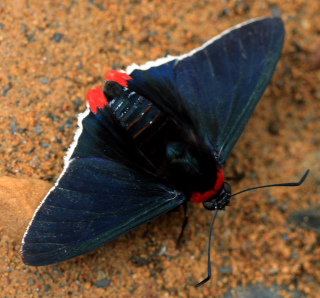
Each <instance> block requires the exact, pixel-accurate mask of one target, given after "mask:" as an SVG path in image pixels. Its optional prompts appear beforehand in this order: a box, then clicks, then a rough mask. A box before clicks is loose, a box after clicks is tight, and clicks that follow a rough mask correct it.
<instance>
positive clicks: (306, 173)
mask: <svg viewBox="0 0 320 298" xmlns="http://www.w3.org/2000/svg"><path fill="white" fill-rule="evenodd" d="M309 172H310V170H308V171H306V172H305V174H304V175H303V177H302V178H301V180H300V181H299V182H291V183H280V184H270V185H263V186H257V187H252V188H248V189H245V190H242V191H239V192H237V193H235V194H233V195H231V196H230V198H231V197H234V196H236V195H238V194H241V193H243V192H246V191H249V190H253V189H257V188H265V187H274V186H299V185H301V184H302V183H303V182H304V180H305V179H306V178H307V176H308V174H309Z"/></svg>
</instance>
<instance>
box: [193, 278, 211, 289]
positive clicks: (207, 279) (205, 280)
mask: <svg viewBox="0 0 320 298" xmlns="http://www.w3.org/2000/svg"><path fill="white" fill-rule="evenodd" d="M210 279H211V276H209V275H208V276H207V277H206V278H205V279H204V280H203V281H200V282H199V283H198V284H196V285H195V287H196V288H198V287H200V286H202V285H203V284H205V283H206V282H207V281H209V280H210Z"/></svg>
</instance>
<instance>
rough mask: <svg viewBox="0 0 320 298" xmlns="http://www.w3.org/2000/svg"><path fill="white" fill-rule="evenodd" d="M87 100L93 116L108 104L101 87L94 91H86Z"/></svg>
mask: <svg viewBox="0 0 320 298" xmlns="http://www.w3.org/2000/svg"><path fill="white" fill-rule="evenodd" d="M87 99H88V103H89V106H90V109H91V111H92V112H93V113H95V114H97V113H98V108H101V109H103V108H104V107H105V106H106V105H107V104H108V100H107V98H106V96H105V95H104V93H103V90H102V89H101V87H96V89H92V90H90V91H88V92H87Z"/></svg>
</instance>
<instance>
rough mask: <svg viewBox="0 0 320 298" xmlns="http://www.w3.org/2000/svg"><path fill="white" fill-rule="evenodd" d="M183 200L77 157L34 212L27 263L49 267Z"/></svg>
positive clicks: (119, 169) (121, 169)
mask: <svg viewBox="0 0 320 298" xmlns="http://www.w3.org/2000/svg"><path fill="white" fill-rule="evenodd" d="M184 200H185V198H184V196H183V195H181V194H180V193H178V192H177V191H175V190H172V189H170V188H168V187H166V186H164V185H161V184H159V183H158V182H157V181H155V180H154V179H153V178H152V177H150V176H146V175H142V174H140V173H138V172H135V171H134V170H131V169H129V168H128V167H126V166H123V165H120V164H118V163H116V162H114V161H110V160H106V159H101V158H75V159H73V160H72V161H71V162H70V163H69V164H68V165H67V168H66V169H65V171H64V172H63V174H62V175H61V177H60V178H59V180H58V182H57V184H56V186H55V187H54V188H53V189H52V190H51V191H50V192H49V194H48V195H47V197H46V198H45V199H44V200H43V202H42V204H41V205H40V207H39V208H38V210H37V211H36V213H35V215H34V217H33V219H32V221H31V223H30V225H29V227H28V229H27V231H26V234H25V236H24V239H23V242H22V256H23V260H24V262H25V264H27V265H33V266H41V265H49V264H54V263H58V262H62V261H65V260H68V259H70V258H73V257H76V256H78V255H81V254H83V253H86V252H89V251H91V250H94V249H96V248H98V247H100V246H101V245H103V244H105V243H107V242H110V241H112V240H113V239H115V238H117V237H119V236H120V235H122V234H124V233H126V232H128V231H130V230H133V229H135V228H137V227H139V226H140V225H142V224H144V223H146V222H149V221H151V220H152V219H154V218H156V217H158V216H160V215H162V214H164V213H166V212H168V211H169V210H172V209H174V208H176V207H177V206H179V205H180V204H182V203H183V202H184Z"/></svg>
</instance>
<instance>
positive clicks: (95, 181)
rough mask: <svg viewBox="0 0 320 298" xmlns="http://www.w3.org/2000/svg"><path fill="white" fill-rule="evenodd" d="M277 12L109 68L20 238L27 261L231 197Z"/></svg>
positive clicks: (269, 64)
mask: <svg viewBox="0 0 320 298" xmlns="http://www.w3.org/2000/svg"><path fill="white" fill-rule="evenodd" d="M284 35H285V31H284V25H283V22H282V20H281V19H280V18H273V17H270V18H258V19H253V20H250V21H248V22H246V23H243V24H240V25H238V26H236V27H233V28H232V29H229V30H227V31H225V32H223V33H222V34H220V35H218V36H216V37H214V38H212V39H211V40H209V41H208V42H206V43H205V44H203V45H202V46H201V47H199V48H197V49H195V50H193V51H191V52H190V53H188V54H185V55H182V56H178V57H167V58H162V59H159V60H156V61H154V62H148V63H146V64H145V65H142V66H137V65H131V66H129V67H128V68H127V70H126V71H125V72H124V71H115V70H112V71H110V72H109V73H108V74H107V78H106V82H105V85H104V87H103V88H100V87H97V88H96V89H94V90H91V91H89V92H88V94H87V97H88V108H87V110H86V111H85V112H84V113H82V114H80V116H79V123H78V125H79V128H78V130H77V132H76V134H75V138H74V141H73V143H72V145H71V147H70V149H69V151H68V153H67V155H66V158H65V166H64V170H63V172H62V174H61V175H60V177H59V179H58V181H57V182H56V184H55V186H54V187H53V188H52V189H51V190H50V191H49V193H48V194H47V196H46V197H45V198H44V200H43V201H42V203H41V204H40V206H39V207H38V209H37V210H36V212H35V214H34V216H33V218H32V220H31V222H30V224H29V226H28V228H27V231H26V232H25V235H24V238H23V241H22V258H23V261H24V263H25V264H27V265H31V266H42V265H48V264H54V263H58V262H62V261H65V260H68V259H71V258H74V257H76V256H79V255H81V254H84V253H86V252H89V251H92V250H94V249H96V248H98V247H100V246H101V245H104V244H106V243H108V242H110V241H112V240H114V239H116V238H117V237H119V236H121V235H122V234H124V233H127V232H129V231H131V230H133V229H135V228H137V227H139V226H141V225H143V224H145V223H147V222H149V221H151V220H153V219H155V218H157V217H159V216H161V215H163V214H164V213H166V212H168V211H170V210H174V209H176V208H177V207H178V206H180V205H182V204H185V203H186V202H188V201H191V202H195V203H203V205H204V207H205V208H206V209H208V210H223V209H224V208H225V207H226V206H228V205H229V203H230V197H231V187H230V185H229V184H228V183H226V182H225V175H224V171H223V169H222V165H223V164H224V162H225V161H226V159H227V157H228V155H229V153H230V151H231V150H232V148H233V147H234V145H235V143H236V142H237V140H238V139H239V137H240V135H241V133H242V132H243V130H244V128H245V126H246V124H247V122H248V121H249V119H250V117H251V115H252V113H253V111H254V109H255V107H256V105H257V104H258V102H259V100H260V98H261V97H262V95H263V93H264V91H265V89H266V88H267V86H268V84H269V82H270V80H271V78H272V75H273V73H274V70H275V68H276V65H277V62H278V60H279V58H280V55H281V51H282V48H283V42H284Z"/></svg>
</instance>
